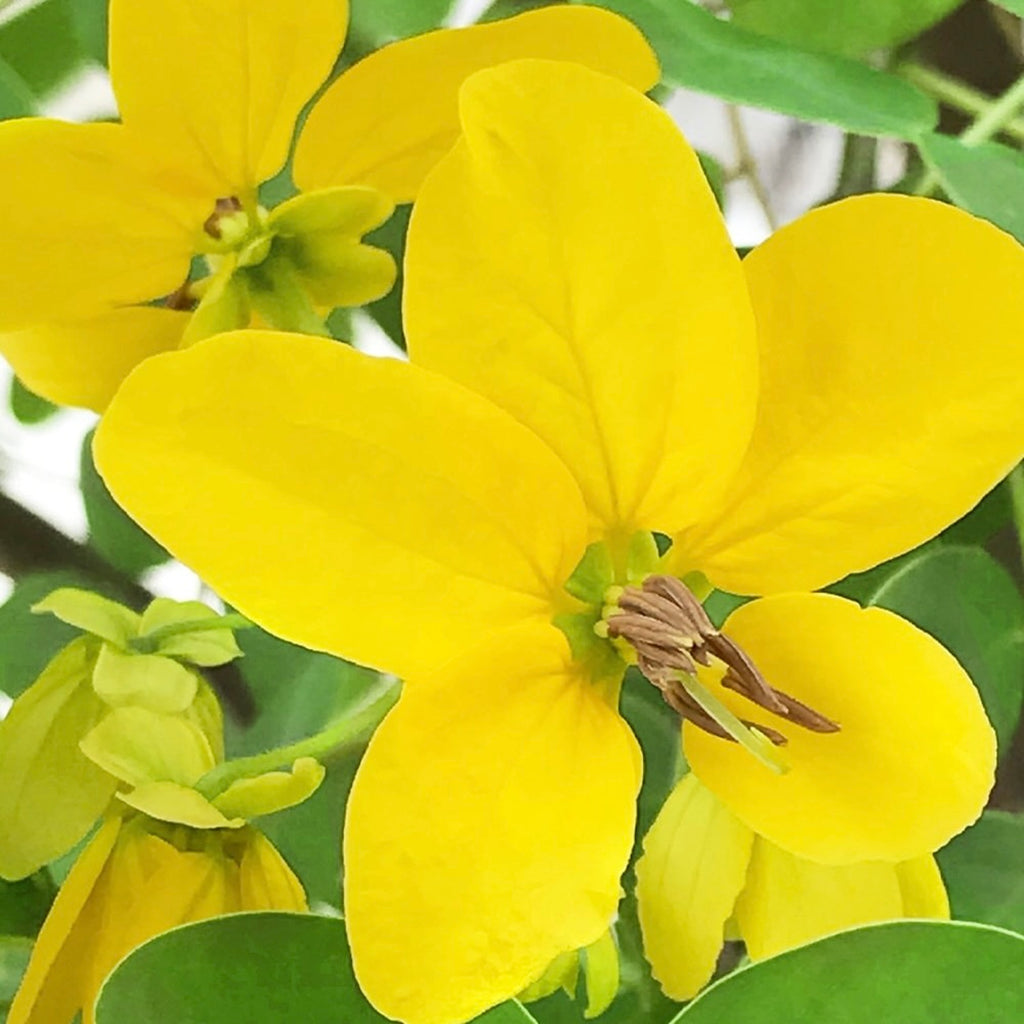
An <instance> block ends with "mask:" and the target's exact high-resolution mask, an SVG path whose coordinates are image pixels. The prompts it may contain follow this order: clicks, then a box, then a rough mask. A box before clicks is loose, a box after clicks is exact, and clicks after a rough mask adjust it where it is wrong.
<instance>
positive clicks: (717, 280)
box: [405, 61, 757, 536]
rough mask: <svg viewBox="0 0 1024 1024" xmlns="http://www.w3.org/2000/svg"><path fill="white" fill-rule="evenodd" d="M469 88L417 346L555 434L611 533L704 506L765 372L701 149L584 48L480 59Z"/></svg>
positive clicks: (421, 204)
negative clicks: (552, 57)
mask: <svg viewBox="0 0 1024 1024" xmlns="http://www.w3.org/2000/svg"><path fill="white" fill-rule="evenodd" d="M461 104H462V121H463V130H464V139H463V141H462V142H461V143H460V144H459V146H458V147H457V148H456V150H455V151H453V153H452V154H451V155H450V156H449V157H447V158H446V159H445V161H444V162H443V163H442V164H441V165H439V166H438V168H437V170H436V171H435V172H434V174H432V175H431V177H430V179H429V180H428V181H427V183H426V184H425V186H424V188H423V191H422V194H421V196H420V199H419V201H418V202H417V205H416V209H415V212H414V213H413V217H412V223H411V226H410V230H409V242H408V250H407V262H406V283H405V316H406V333H407V336H408V339H409V351H410V353H411V355H412V358H413V360H414V361H415V362H418V363H420V364H421V365H424V366H427V367H429V368H431V369H434V370H438V371H440V372H441V373H444V374H446V375H448V376H450V377H453V378H455V379H456V380H459V381H461V382H462V383H463V384H466V385H467V386H469V387H471V388H472V389H473V390H475V391H478V392H479V393H480V394H483V395H486V396H487V397H488V398H490V399H491V400H492V401H494V402H495V403H496V404H498V405H500V406H502V407H503V408H505V409H507V410H508V411H509V412H511V413H512V415H514V416H515V417H516V418H517V419H519V420H520V421H521V422H523V423H525V424H526V425H527V426H529V427H530V428H531V429H533V430H534V431H535V432H536V433H537V434H539V435H540V436H541V437H542V438H544V440H545V441H547V443H548V444H549V445H550V446H551V447H552V448H553V449H554V450H555V451H556V452H557V453H558V454H559V455H560V456H561V457H562V459H563V460H564V461H565V463H566V465H567V466H568V467H569V468H570V469H571V470H572V472H573V474H574V475H575V477H576V479H577V480H578V481H579V483H580V487H581V489H582V491H583V494H584V498H585V500H586V502H587V505H588V507H589V509H590V510H591V513H592V516H593V518H594V519H595V520H596V522H597V524H598V525H599V526H600V528H601V529H602V530H603V531H613V532H621V533H622V534H624V535H626V536H628V535H629V534H630V533H632V532H633V531H634V530H636V529H639V528H652V529H659V530H663V531H669V530H673V529H676V528H677V527H680V526H682V525H684V524H686V523H688V522H692V521H693V519H694V517H696V516H698V515H700V513H701V512H703V511H706V510H707V509H708V508H709V507H710V504H711V502H712V501H713V500H714V499H715V497H716V496H717V495H718V493H719V492H720V491H721V489H722V488H723V487H724V486H725V485H726V483H727V482H728V479H729V476H730V475H731V473H732V471H733V469H734V468H735V467H736V465H738V463H739V460H740V457H741V456H742V453H743V450H744V448H745V446H746V443H747V439H748V436H749V430H750V426H751V423H752V420H753V415H754V400H755V389H756V372H757V371H756V359H755V354H754V347H753V346H754V341H753V323H752V320H751V317H750V308H749V304H748V302H747V298H746V290H745V286H744V283H743V279H742V273H741V271H740V267H739V263H738V261H737V259H736V255H735V253H734V252H733V249H732V246H731V244H730V242H729V239H728V237H727V235H726V233H725V229H724V226H723V224H722V221H721V218H720V217H719V214H718V209H717V207H716V205H715V201H714V199H713V197H712V195H711V190H710V189H709V188H708V185H707V183H706V181H705V180H704V177H703V175H702V173H701V170H700V166H699V164H698V162H697V158H696V156H695V155H694V153H693V151H692V150H691V149H690V147H689V146H688V145H687V143H686V142H685V141H684V139H683V138H682V136H681V135H680V134H679V132H678V130H677V129H676V127H675V125H674V124H673V123H672V120H671V119H670V118H669V117H668V115H667V114H666V113H665V112H664V111H663V110H661V109H660V108H659V107H658V106H657V105H656V104H654V103H652V102H651V101H650V100H648V99H646V98H645V97H644V96H642V95H640V94H639V93H638V92H636V91H635V90H633V89H630V88H629V87H627V86H625V85H623V84H622V83H621V82H618V81H615V80H614V79H611V78H607V77H605V76H604V75H599V74H597V73H595V72H593V71H589V70H587V69H586V68H583V67H580V66H579V65H575V64H567V63H561V64H560V63H554V62H549V61H518V62H515V63H512V64H506V65H503V66H502V67H499V68H495V69H492V70H489V71H484V72H480V73H479V74H477V75H476V76H474V77H473V79H472V80H470V81H469V82H467V83H466V85H465V86H464V88H463V90H462V101H461ZM653 168H657V171H656V173H655V172H654V171H653V170H652V169H653ZM716 381H717V382H721V383H720V384H716V383H715V382H716ZM723 387H727V388H728V401H723V400H722V390H721V389H722V388H723Z"/></svg>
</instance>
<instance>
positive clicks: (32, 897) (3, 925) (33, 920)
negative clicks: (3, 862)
mask: <svg viewBox="0 0 1024 1024" xmlns="http://www.w3.org/2000/svg"><path fill="white" fill-rule="evenodd" d="M55 892H56V890H55V888H54V885H53V882H52V881H51V880H50V874H49V872H48V871H39V872H37V873H36V874H34V875H32V876H31V877H29V878H23V879H21V880H20V881H18V882H4V881H0V935H4V936H8V935H25V936H27V937H29V938H34V937H35V936H36V935H37V934H38V932H39V928H40V926H41V925H42V923H43V919H44V918H45V917H46V914H47V912H48V911H49V909H50V904H51V903H52V902H53V897H54V895H55ZM2 999H3V991H2V985H0V1000H2Z"/></svg>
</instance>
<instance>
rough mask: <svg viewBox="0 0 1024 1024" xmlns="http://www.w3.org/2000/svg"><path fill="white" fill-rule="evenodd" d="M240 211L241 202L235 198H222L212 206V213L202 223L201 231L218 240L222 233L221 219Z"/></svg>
mask: <svg viewBox="0 0 1024 1024" xmlns="http://www.w3.org/2000/svg"><path fill="white" fill-rule="evenodd" d="M241 209H242V201H241V200H240V199H239V198H238V197H237V196H222V197H221V198H220V199H218V200H217V202H216V203H214V204H213V213H211V214H210V216H209V217H207V218H206V220H205V221H203V230H204V231H205V232H206V233H207V234H208V235H209V236H210V237H211V238H217V239H219V238H220V237H221V236H222V234H223V232H222V231H221V229H220V220H221V218H222V217H227V216H230V215H231V214H233V213H238V212H239V211H240V210H241Z"/></svg>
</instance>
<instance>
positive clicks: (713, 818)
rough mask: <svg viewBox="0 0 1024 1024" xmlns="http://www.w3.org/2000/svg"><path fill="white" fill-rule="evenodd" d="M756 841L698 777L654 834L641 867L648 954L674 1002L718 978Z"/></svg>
mask: <svg viewBox="0 0 1024 1024" xmlns="http://www.w3.org/2000/svg"><path fill="white" fill-rule="evenodd" d="M753 841H754V834H753V833H752V832H751V831H750V829H749V828H747V826H746V825H744V824H743V823H742V822H741V821H740V820H739V819H738V818H736V817H735V816H734V815H733V814H732V813H731V812H730V811H729V810H727V809H726V807H725V806H724V805H723V804H722V803H721V802H720V801H719V800H718V799H717V798H716V797H715V795H714V794H713V793H712V792H711V791H710V790H709V789H707V788H705V787H704V786H702V785H701V784H700V782H699V781H698V780H697V776H696V775H694V774H693V773H692V772H691V773H690V774H689V775H687V776H686V777H685V778H683V779H682V780H681V781H680V782H679V783H677V784H676V787H675V789H674V790H673V791H672V793H671V795H670V796H669V798H668V800H667V801H666V802H665V806H664V807H662V809H661V810H660V811H659V812H658V817H657V818H656V819H655V822H654V824H653V825H652V826H651V830H650V831H649V832H648V833H647V836H646V837H645V839H644V853H643V856H642V857H641V858H640V860H638V861H637V864H636V898H637V904H638V907H639V912H640V928H641V930H642V932H643V939H644V955H645V956H646V957H647V960H648V962H649V963H650V965H651V973H652V974H653V975H654V977H655V978H656V979H657V981H658V982H660V983H661V987H662V988H663V989H664V990H665V994H666V995H668V996H670V997H671V998H672V999H678V1000H680V1001H681V1000H685V999H692V998H693V997H694V996H695V995H696V994H697V993H698V992H699V991H700V990H701V988H703V987H704V985H706V984H707V983H708V981H710V980H711V975H712V974H713V973H714V970H715V964H716V963H717V961H718V954H719V953H720V952H721V950H722V945H723V943H724V941H725V934H724V933H725V923H726V922H727V921H728V920H729V918H730V917H732V913H733V908H734V907H735V905H736V897H737V896H738V895H739V893H740V890H741V889H742V888H743V886H744V883H745V881H746V877H747V863H748V862H749V860H750V850H751V845H752V844H753Z"/></svg>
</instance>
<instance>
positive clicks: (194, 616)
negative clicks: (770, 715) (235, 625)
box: [133, 597, 242, 668]
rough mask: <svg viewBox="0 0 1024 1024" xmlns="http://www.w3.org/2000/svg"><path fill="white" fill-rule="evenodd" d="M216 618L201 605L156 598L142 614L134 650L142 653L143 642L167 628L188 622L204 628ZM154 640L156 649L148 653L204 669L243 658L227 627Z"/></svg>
mask: <svg viewBox="0 0 1024 1024" xmlns="http://www.w3.org/2000/svg"><path fill="white" fill-rule="evenodd" d="M219 618H221V616H220V615H218V613H217V612H215V611H214V610H213V609H212V608H210V607H209V606H207V605H205V604H203V603H202V602H201V601H172V600H170V598H166V597H158V598H157V599H156V600H155V601H153V602H152V603H151V604H150V605H149V607H148V608H147V609H146V610H145V612H143V615H142V622H141V624H140V627H139V636H138V638H137V640H136V643H135V644H134V645H133V646H135V647H136V648H138V649H145V646H144V642H145V641H146V640H147V639H148V638H149V637H150V636H151V635H152V634H154V633H157V632H158V631H160V630H163V629H165V627H167V626H177V625H181V624H184V623H189V622H197V623H203V624H204V625H205V624H206V623H207V622H208V621H209V620H211V619H219ZM153 639H154V644H155V646H154V647H153V649H152V651H151V653H153V654H162V655H163V656H164V657H166V658H180V659H181V660H182V661H187V662H189V663H191V664H193V665H200V666H202V667H204V668H212V667H213V666H215V665H225V664H227V663H228V662H229V661H234V659H235V658H240V657H241V656H242V650H241V648H240V647H239V646H238V644H237V642H236V641H235V634H234V633H233V632H232V631H231V629H230V628H228V627H226V626H225V627H224V629H209V628H203V629H199V630H196V631H194V632H192V631H189V632H181V633H178V632H175V633H173V634H171V635H169V636H164V637H159V636H157V637H154V638H153Z"/></svg>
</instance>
